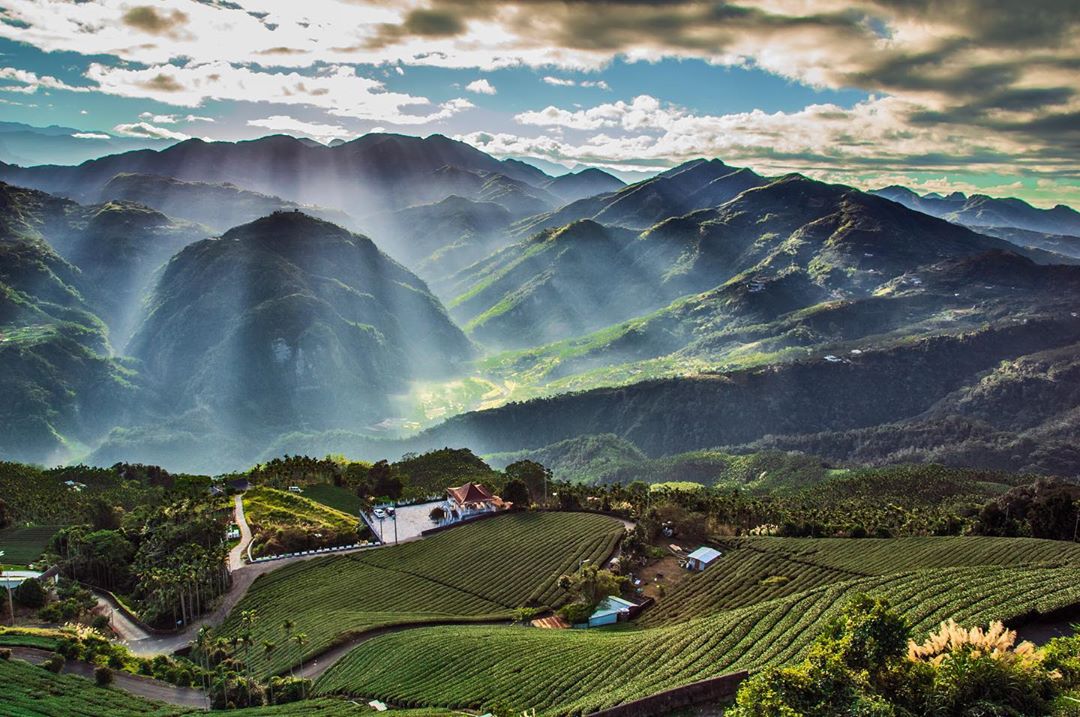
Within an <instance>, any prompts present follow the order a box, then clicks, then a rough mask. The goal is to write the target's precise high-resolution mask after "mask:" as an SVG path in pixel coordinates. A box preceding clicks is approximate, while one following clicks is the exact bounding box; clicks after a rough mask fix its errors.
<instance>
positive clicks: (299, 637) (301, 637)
mask: <svg viewBox="0 0 1080 717" xmlns="http://www.w3.org/2000/svg"><path fill="white" fill-rule="evenodd" d="M293 642H295V643H296V647H297V649H298V650H299V651H300V677H301V678H302V677H303V676H304V645H306V644H307V633H305V632H299V633H297V634H296V635H294V636H293ZM300 694H301V699H303V698H305V697H307V690H306V689H305V688H304V685H301V686H300Z"/></svg>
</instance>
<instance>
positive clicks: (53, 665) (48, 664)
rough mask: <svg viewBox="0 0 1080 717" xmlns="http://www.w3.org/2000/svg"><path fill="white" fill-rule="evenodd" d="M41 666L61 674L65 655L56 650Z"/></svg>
mask: <svg viewBox="0 0 1080 717" xmlns="http://www.w3.org/2000/svg"><path fill="white" fill-rule="evenodd" d="M41 666H42V667H44V668H45V669H46V670H48V671H49V672H55V673H56V674H60V671H61V670H63V669H64V656H63V655H61V654H60V653H58V652H54V653H53V654H51V655H49V657H48V658H46V660H45V662H43V663H41Z"/></svg>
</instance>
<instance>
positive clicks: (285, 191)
mask: <svg viewBox="0 0 1080 717" xmlns="http://www.w3.org/2000/svg"><path fill="white" fill-rule="evenodd" d="M444 167H453V168H455V169H458V170H461V171H464V172H467V173H472V174H476V175H477V176H479V177H481V178H483V179H484V181H485V182H486V181H490V180H492V179H495V181H496V182H499V181H502V180H498V179H497V177H496V175H498V176H501V177H505V179H506V180H508V181H510V182H518V183H523V184H525V185H528V186H529V187H534V189H535V192H537V193H540V194H541V195H542V193H543V192H544V190H542V189H540V188H539V185H540V184H543V183H544V182H546V181H548V180H549V179H550V177H548V176H547V175H545V174H543V172H540V170H538V169H536V168H535V167H531V166H529V165H526V164H524V163H522V162H516V161H513V160H507V161H500V160H497V159H495V158H494V157H491V156H490V155H487V154H485V153H483V152H481V151H480V150H478V149H475V148H474V147H471V146H470V145H468V144H465V143H464V142H458V141H455V140H452V139H448V138H447V137H443V136H442V135H431V136H429V137H426V138H420V137H409V136H405V135H397V134H367V135H364V136H362V137H359V138H357V139H355V140H352V141H351V142H345V143H343V144H339V145H336V146H334V147H327V146H324V145H321V144H319V143H317V142H311V141H302V140H300V139H297V138H295V137H289V136H285V135H273V136H269V137H263V138H261V139H256V140H250V141H243V142H204V141H202V140H199V139H190V140H186V141H184V142H180V143H178V144H175V145H173V146H171V147H169V148H167V149H165V150H162V151H160V152H155V151H150V150H141V151H136V152H126V153H123V154H116V155H111V156H108V157H102V158H100V159H95V160H92V161H89V162H86V163H84V164H82V165H80V166H78V167H52V166H41V167H28V168H20V167H11V166H0V180H4V181H9V182H13V183H16V184H20V185H22V186H27V187H34V188H37V189H42V190H45V191H48V192H51V193H54V194H59V195H62V196H66V197H70V198H72V199H76V200H79V201H95V200H96V199H97V198H98V197H99V196H100V194H101V191H102V189H103V188H104V187H105V186H106V184H108V182H109V181H110V180H112V178H113V177H115V176H116V175H118V174H148V175H156V176H164V177H172V178H174V179H179V180H183V181H187V182H204V183H211V184H223V183H229V184H233V185H236V186H237V187H240V188H243V189H246V190H250V191H255V192H260V193H263V194H269V195H274V196H277V197H281V198H283V199H285V200H288V201H292V202H297V203H300V204H310V205H317V206H325V207H331V208H334V209H339V210H342V211H347V212H348V213H349V214H350V215H352V216H355V217H359V216H361V215H363V214H369V213H374V212H378V211H383V210H385V209H387V208H395V207H405V206H408V205H410V204H414V203H417V202H425V201H437V200H438V199H442V198H443V197H445V196H446V194H449V193H457V194H461V192H457V191H454V192H447V193H446V194H439V193H438V192H437V191H435V192H434V193H433V189H434V188H435V187H437V186H438V184H439V182H438V179H437V177H436V176H434V174H435V173H436V172H437V171H438V170H440V169H442V168H444ZM491 191H493V192H498V191H501V192H505V191H507V190H506V187H502V188H501V189H495V188H493V189H492V190H491ZM478 198H480V199H483V197H478ZM539 199H540V201H538V203H536V205H535V206H536V207H537V208H540V207H542V206H543V205H544V202H543V201H542V196H541V197H540V198H539ZM545 208H546V207H545Z"/></svg>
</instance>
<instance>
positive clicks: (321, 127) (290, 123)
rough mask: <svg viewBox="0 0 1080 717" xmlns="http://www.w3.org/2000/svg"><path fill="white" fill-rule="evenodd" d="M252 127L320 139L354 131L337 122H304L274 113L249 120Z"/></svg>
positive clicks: (347, 134) (340, 135) (348, 134)
mask: <svg viewBox="0 0 1080 717" xmlns="http://www.w3.org/2000/svg"><path fill="white" fill-rule="evenodd" d="M248 125H250V126H251V127H262V128H265V129H270V130H274V131H276V132H296V133H299V134H306V135H309V136H311V137H315V138H316V139H320V140H328V139H334V138H342V139H344V138H345V137H350V136H352V135H353V134H354V133H353V132H350V131H349V130H348V129H346V128H345V127H342V126H341V125H336V124H322V123H319V122H304V121H303V120H298V119H296V118H295V117H289V116H288V115H273V116H271V117H264V118H263V119H254V120H248Z"/></svg>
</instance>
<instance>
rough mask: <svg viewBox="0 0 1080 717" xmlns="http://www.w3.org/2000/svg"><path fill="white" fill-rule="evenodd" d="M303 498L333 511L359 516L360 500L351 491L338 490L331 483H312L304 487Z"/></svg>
mask: <svg viewBox="0 0 1080 717" xmlns="http://www.w3.org/2000/svg"><path fill="white" fill-rule="evenodd" d="M304 497H305V498H307V499H308V500H313V501H315V502H317V503H322V504H323V505H326V506H329V507H331V508H333V509H334V510H338V511H341V512H342V513H348V514H349V515H360V507H361V500H360V497H359V496H357V495H356V494H355V493H354V492H353V491H350V490H348V489H346V488H338V487H337V486H336V485H333V484H332V483H312V484H311V485H308V486H305V487H304Z"/></svg>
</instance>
